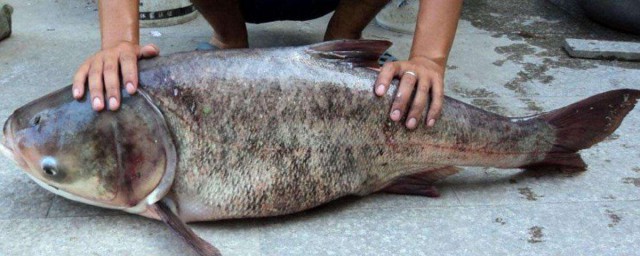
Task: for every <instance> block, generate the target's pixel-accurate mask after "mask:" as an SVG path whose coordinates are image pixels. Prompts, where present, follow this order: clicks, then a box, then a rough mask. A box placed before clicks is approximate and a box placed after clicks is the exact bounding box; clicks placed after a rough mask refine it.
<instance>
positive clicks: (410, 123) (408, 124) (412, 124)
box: [407, 118, 418, 129]
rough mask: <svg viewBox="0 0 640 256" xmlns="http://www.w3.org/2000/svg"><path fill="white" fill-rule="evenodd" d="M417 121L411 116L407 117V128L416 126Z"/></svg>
mask: <svg viewBox="0 0 640 256" xmlns="http://www.w3.org/2000/svg"><path fill="white" fill-rule="evenodd" d="M417 123H418V120H416V119H415V118H411V119H409V122H407V128H409V129H413V128H416V124H417Z"/></svg>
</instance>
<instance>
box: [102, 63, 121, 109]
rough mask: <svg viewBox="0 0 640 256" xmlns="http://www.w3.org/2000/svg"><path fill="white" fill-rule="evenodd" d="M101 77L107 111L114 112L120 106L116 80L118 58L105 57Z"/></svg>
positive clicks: (118, 83)
mask: <svg viewBox="0 0 640 256" xmlns="http://www.w3.org/2000/svg"><path fill="white" fill-rule="evenodd" d="M102 75H103V77H104V87H105V91H106V92H107V103H108V104H109V109H110V110H116V109H118V107H119V106H120V81H119V80H120V79H119V78H118V58H117V57H116V56H107V57H105V60H104V67H103V69H102Z"/></svg>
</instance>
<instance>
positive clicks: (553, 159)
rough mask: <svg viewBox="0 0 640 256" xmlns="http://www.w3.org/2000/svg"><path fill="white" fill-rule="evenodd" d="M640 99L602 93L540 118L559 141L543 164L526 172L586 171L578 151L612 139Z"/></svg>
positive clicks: (637, 94)
mask: <svg viewBox="0 0 640 256" xmlns="http://www.w3.org/2000/svg"><path fill="white" fill-rule="evenodd" d="M638 98H640V90H633V89H621V90H614V91H608V92H605V93H601V94H598V95H595V96H592V97H590V98H587V99H585V100H582V101H579V102H576V103H574V104H571V105H569V106H566V107H564V108H561V109H557V110H554V111H551V112H547V113H544V114H541V115H540V116H538V118H539V119H542V120H545V121H546V122H547V123H549V124H551V125H552V126H553V127H554V128H555V129H556V141H555V145H554V146H553V148H552V149H551V151H550V152H549V153H548V154H547V156H546V157H545V159H544V160H543V161H541V162H538V163H534V164H531V165H527V166H523V168H532V167H542V166H561V167H565V168H566V167H568V168H570V169H572V170H575V171H583V170H585V169H586V167H587V165H586V164H585V162H584V161H583V160H582V158H581V157H580V155H579V154H578V153H577V152H578V151H580V150H582V149H586V148H590V147H591V146H593V145H594V144H596V143H598V142H600V141H602V140H604V139H605V138H607V136H609V135H611V133H613V132H614V131H615V130H616V129H617V128H618V126H620V123H622V120H623V119H624V117H625V116H626V115H627V114H628V113H629V112H630V111H631V110H632V109H633V107H634V106H635V105H636V102H637V101H638Z"/></svg>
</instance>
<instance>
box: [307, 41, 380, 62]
mask: <svg viewBox="0 0 640 256" xmlns="http://www.w3.org/2000/svg"><path fill="white" fill-rule="evenodd" d="M390 46H391V42H389V41H385V40H336V41H329V42H324V43H319V44H314V45H311V46H309V49H308V50H307V53H309V54H310V55H311V56H313V57H316V58H321V59H325V60H328V61H332V62H337V63H345V64H349V65H351V66H353V67H369V68H378V67H380V65H379V64H378V58H380V55H382V54H383V53H384V51H386V50H387V49H389V47H390Z"/></svg>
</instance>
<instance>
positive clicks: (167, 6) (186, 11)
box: [140, 0, 198, 28]
mask: <svg viewBox="0 0 640 256" xmlns="http://www.w3.org/2000/svg"><path fill="white" fill-rule="evenodd" d="M197 15H198V12H197V11H196V9H195V7H194V6H193V4H191V2H190V1H189V0H140V27H143V28H149V27H166V26H173V25H177V24H181V23H185V22H187V21H191V20H193V19H195V18H196V16H197Z"/></svg>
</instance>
